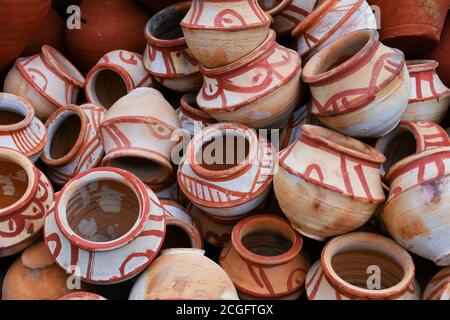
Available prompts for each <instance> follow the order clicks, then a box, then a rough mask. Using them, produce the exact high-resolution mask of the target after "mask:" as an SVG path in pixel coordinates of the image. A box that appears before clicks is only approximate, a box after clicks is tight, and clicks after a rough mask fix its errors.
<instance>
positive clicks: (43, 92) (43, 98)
mask: <svg viewBox="0 0 450 320" xmlns="http://www.w3.org/2000/svg"><path fill="white" fill-rule="evenodd" d="M83 87H84V77H83V75H82V74H81V73H80V72H79V71H78V70H77V69H76V68H75V67H74V66H73V65H72V64H71V63H70V62H69V61H68V60H67V59H66V58H65V57H64V56H63V55H62V54H61V53H59V52H58V51H57V50H56V49H54V48H52V47H50V46H48V45H44V46H43V47H42V50H41V53H40V54H37V55H34V56H31V57H25V58H19V59H17V60H16V62H15V64H14V67H13V68H12V69H11V70H10V71H9V73H8V75H7V76H6V79H5V84H4V91H5V92H9V93H13V94H16V95H18V96H20V97H22V98H25V99H27V100H29V101H30V102H31V104H32V105H33V107H34V110H35V112H36V116H37V117H38V118H39V119H41V120H43V121H44V120H47V118H48V117H50V115H51V114H52V113H53V112H54V111H55V110H56V109H58V108H60V107H62V106H65V105H66V104H73V103H76V101H77V97H78V92H79V91H80V89H81V88H83Z"/></svg>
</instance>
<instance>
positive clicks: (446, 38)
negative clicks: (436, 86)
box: [425, 15, 450, 87]
mask: <svg viewBox="0 0 450 320" xmlns="http://www.w3.org/2000/svg"><path fill="white" fill-rule="evenodd" d="M449 51H450V15H448V16H447V19H446V20H445V26H444V31H443V32H442V37H441V42H440V43H439V45H437V46H436V47H434V49H432V50H431V51H430V52H428V53H427V54H425V56H426V58H427V59H433V60H436V61H438V62H439V68H438V69H437V73H438V74H439V77H440V78H441V79H442V82H443V83H444V84H445V85H446V86H447V87H450V60H449V59H448V52H449Z"/></svg>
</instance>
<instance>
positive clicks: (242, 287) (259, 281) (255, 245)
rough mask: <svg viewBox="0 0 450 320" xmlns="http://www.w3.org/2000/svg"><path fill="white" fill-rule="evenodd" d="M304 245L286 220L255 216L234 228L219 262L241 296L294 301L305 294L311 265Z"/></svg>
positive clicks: (242, 297) (246, 298) (243, 297)
mask: <svg viewBox="0 0 450 320" xmlns="http://www.w3.org/2000/svg"><path fill="white" fill-rule="evenodd" d="M302 245H303V241H302V238H301V237H300V236H299V235H298V234H297V233H296V232H295V231H294V230H293V229H292V228H291V227H290V226H289V223H288V222H287V221H286V220H284V219H282V218H279V217H276V216H272V215H255V216H251V217H248V218H245V219H244V220H242V221H240V222H239V223H238V224H237V225H236V226H235V227H234V229H233V232H232V235H231V244H230V245H228V246H227V247H226V248H225V249H223V251H222V253H221V255H220V260H219V261H220V265H221V266H222V268H223V269H224V270H225V272H227V273H228V275H229V276H230V278H231V280H232V281H233V283H234V285H235V286H236V289H237V290H238V292H239V297H240V298H241V299H244V300H250V299H283V300H295V299H297V298H298V297H299V296H300V295H301V294H303V293H304V288H303V285H304V283H305V277H306V272H308V269H309V266H310V263H309V261H308V259H307V258H305V256H303V255H302V254H301V253H300V252H301V251H302Z"/></svg>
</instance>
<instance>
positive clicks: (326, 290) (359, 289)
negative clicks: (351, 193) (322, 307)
mask: <svg viewBox="0 0 450 320" xmlns="http://www.w3.org/2000/svg"><path fill="white" fill-rule="evenodd" d="M414 274H415V267H414V261H413V260H412V258H411V256H410V255H409V254H408V252H407V251H406V250H404V249H403V248H402V247H400V246H399V245H397V244H396V243H395V242H394V241H392V240H391V239H389V238H385V237H383V236H380V235H377V234H374V233H367V232H353V233H349V234H346V235H343V236H339V237H336V238H334V239H332V240H330V241H329V242H328V243H327V245H326V246H325V248H324V249H323V251H322V255H321V258H320V260H319V261H317V262H316V263H315V264H314V265H313V266H312V267H311V268H310V269H309V271H308V274H307V276H306V294H307V295H308V299H309V300H420V287H419V286H418V284H417V282H416V281H415V280H414ZM377 279H378V280H379V281H377Z"/></svg>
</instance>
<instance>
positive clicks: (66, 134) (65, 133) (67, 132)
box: [46, 110, 81, 160]
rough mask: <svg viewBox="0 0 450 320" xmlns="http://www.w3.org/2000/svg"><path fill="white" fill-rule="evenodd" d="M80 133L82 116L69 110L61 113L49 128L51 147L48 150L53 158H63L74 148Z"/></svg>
mask: <svg viewBox="0 0 450 320" xmlns="http://www.w3.org/2000/svg"><path fill="white" fill-rule="evenodd" d="M80 134H81V119H80V116H79V115H78V114H76V113H75V112H73V111H69V110H68V111H65V112H63V113H61V114H60V115H59V117H57V118H56V119H55V122H54V123H53V125H52V126H51V127H50V128H49V139H50V147H49V150H46V152H47V153H48V154H49V155H50V158H51V159H54V160H57V159H61V158H62V157H64V156H65V155H66V154H67V153H69V152H70V150H72V148H73V147H74V146H75V144H76V142H77V140H78V137H79V136H80Z"/></svg>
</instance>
